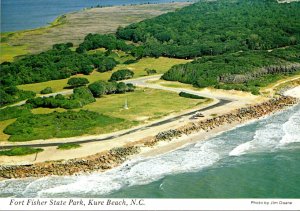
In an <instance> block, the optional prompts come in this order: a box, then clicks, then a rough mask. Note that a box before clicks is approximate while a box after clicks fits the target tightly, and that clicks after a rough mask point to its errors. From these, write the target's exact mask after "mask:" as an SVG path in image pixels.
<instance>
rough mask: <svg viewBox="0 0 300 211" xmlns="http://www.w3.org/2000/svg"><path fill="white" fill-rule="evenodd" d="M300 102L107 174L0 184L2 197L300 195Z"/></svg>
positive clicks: (264, 196) (236, 196) (227, 196)
mask: <svg viewBox="0 0 300 211" xmlns="http://www.w3.org/2000/svg"><path fill="white" fill-rule="evenodd" d="M299 178H300V105H297V106H295V107H293V108H289V109H287V110H285V111H283V112H280V113H277V114H276V115H272V116H270V117H267V118H264V119H261V120H259V121H255V122H252V123H249V124H246V125H244V126H241V127H238V128H235V129H233V130H231V131H227V132H225V133H222V134H220V135H218V136H216V137H214V138H212V139H209V140H207V141H201V142H198V143H196V144H192V145H189V146H186V147H184V148H181V149H178V150H176V151H173V152H170V153H166V154H164V155H160V156H157V157H153V158H151V159H140V160H132V161H128V162H127V163H125V164H124V165H122V166H120V167H118V168H115V169H112V170H110V171H107V172H105V173H101V174H99V173H94V174H91V175H85V176H66V177H57V176H55V177H44V178H41V179H20V180H7V181H3V182H0V196H2V197H7V196H10V197H13V196H14V197H147V198H299V197H300V179H299Z"/></svg>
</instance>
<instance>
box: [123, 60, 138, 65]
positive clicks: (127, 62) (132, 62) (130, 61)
mask: <svg viewBox="0 0 300 211" xmlns="http://www.w3.org/2000/svg"><path fill="white" fill-rule="evenodd" d="M134 63H137V60H135V59H129V60H127V61H125V62H123V64H134Z"/></svg>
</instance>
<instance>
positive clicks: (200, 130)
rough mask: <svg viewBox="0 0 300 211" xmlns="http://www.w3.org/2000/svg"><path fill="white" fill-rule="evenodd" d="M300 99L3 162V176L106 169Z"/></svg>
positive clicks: (198, 138)
mask: <svg viewBox="0 0 300 211" xmlns="http://www.w3.org/2000/svg"><path fill="white" fill-rule="evenodd" d="M297 103H299V101H298V100H297V99H296V98H293V97H285V96H281V97H279V98H275V99H270V100H267V101H265V102H263V103H258V104H256V105H250V106H246V107H242V108H239V109H235V110H234V111H232V112H229V113H225V114H222V115H219V116H216V117H211V118H209V119H207V120H199V121H197V122H190V123H188V124H186V125H184V126H180V127H178V128H176V129H169V130H167V131H162V132H159V133H157V134H156V135H155V136H150V137H146V138H142V139H140V140H138V141H135V142H131V143H127V144H125V145H124V146H123V147H117V148H113V149H111V150H108V151H103V152H100V153H97V154H95V155H91V156H87V157H82V158H75V159H70V160H63V161H48V162H42V163H35V164H27V165H7V166H6V165H2V166H0V177H1V179H2V180H3V179H12V178H26V177H44V176H50V175H59V176H66V175H78V174H84V173H90V172H103V171H105V170H108V169H112V168H114V167H116V166H119V165H121V164H122V163H124V162H125V161H127V160H131V159H134V158H137V157H153V156H156V155H159V154H163V153H166V152H170V151H173V150H176V149H178V148H181V147H184V146H186V145H188V144H192V143H195V142H198V141H203V140H207V139H208V138H211V137H214V136H216V135H218V134H220V133H223V132H226V131H228V130H231V129H234V128H236V127H239V126H243V125H244V124H247V123H251V121H256V120H258V119H260V118H262V117H267V116H269V115H271V114H274V113H276V112H278V111H282V110H284V109H285V108H286V107H287V106H290V105H296V104H297Z"/></svg>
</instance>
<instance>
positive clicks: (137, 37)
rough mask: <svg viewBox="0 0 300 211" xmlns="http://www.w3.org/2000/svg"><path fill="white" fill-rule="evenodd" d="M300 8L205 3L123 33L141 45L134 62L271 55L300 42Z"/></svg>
mask: <svg viewBox="0 0 300 211" xmlns="http://www.w3.org/2000/svg"><path fill="white" fill-rule="evenodd" d="M299 11H300V3H299V2H292V3H289V4H278V3H277V1H275V0H251V1H249V0H238V1H232V0H219V1H201V2H198V3H195V4H193V5H190V6H188V7H184V8H182V9H180V10H177V11H176V12H170V13H167V14H163V15H160V16H158V17H155V18H152V19H147V20H144V21H142V22H139V23H134V24H131V25H129V26H127V27H125V28H119V29H118V31H117V33H116V35H117V37H118V38H119V39H124V40H131V41H133V42H136V43H139V46H138V47H136V48H134V49H132V52H133V54H135V55H136V56H168V57H177V58H195V57H199V56H203V55H218V54H223V53H226V52H237V51H239V50H243V51H245V50H263V49H273V48H278V47H283V46H288V45H295V44H297V43H299V41H300V22H299V19H300V13H299Z"/></svg>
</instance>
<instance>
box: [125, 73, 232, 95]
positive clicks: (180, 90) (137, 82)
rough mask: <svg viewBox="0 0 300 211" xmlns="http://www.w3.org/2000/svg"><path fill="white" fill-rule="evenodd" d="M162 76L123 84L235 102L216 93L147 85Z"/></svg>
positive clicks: (153, 84)
mask: <svg viewBox="0 0 300 211" xmlns="http://www.w3.org/2000/svg"><path fill="white" fill-rule="evenodd" d="M161 76H162V75H154V76H147V77H142V78H135V79H129V80H124V81H123V82H125V83H132V84H133V85H135V86H139V87H146V88H151V89H160V90H165V91H171V92H177V93H180V92H187V93H190V94H194V95H199V96H202V97H206V98H211V99H219V100H230V101H234V100H235V99H234V98H228V97H224V96H220V95H216V94H215V93H211V92H209V91H204V90H201V91H194V90H191V89H185V88H175V87H167V86H162V85H160V84H155V83H147V81H149V80H153V81H155V80H159V79H160V77H161Z"/></svg>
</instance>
